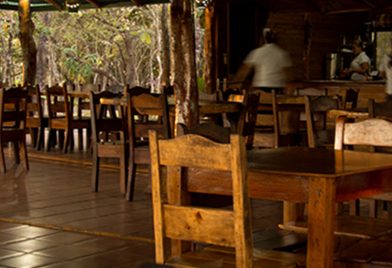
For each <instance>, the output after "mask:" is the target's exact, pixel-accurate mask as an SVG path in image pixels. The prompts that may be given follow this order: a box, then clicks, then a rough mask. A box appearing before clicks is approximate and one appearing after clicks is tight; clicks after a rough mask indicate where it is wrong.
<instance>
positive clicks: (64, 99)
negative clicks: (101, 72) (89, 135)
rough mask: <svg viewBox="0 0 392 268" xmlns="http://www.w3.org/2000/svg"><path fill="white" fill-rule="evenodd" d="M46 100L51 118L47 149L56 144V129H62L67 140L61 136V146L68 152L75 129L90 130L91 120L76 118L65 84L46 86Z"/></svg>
mask: <svg viewBox="0 0 392 268" xmlns="http://www.w3.org/2000/svg"><path fill="white" fill-rule="evenodd" d="M46 101H47V107H48V120H49V122H48V125H49V126H48V127H49V136H48V137H49V138H48V142H47V143H48V144H47V150H48V151H49V150H50V148H51V147H52V145H53V144H54V138H55V136H54V134H55V132H54V131H55V130H62V131H64V132H65V140H64V142H62V139H61V138H60V148H63V152H64V153H67V151H68V147H69V146H70V142H71V140H72V139H73V130H74V129H87V130H88V131H89V129H90V124H91V122H90V121H91V120H90V119H83V118H82V119H80V118H74V116H73V111H72V105H71V104H70V101H69V96H68V93H67V90H66V88H65V86H60V85H54V86H52V87H46Z"/></svg>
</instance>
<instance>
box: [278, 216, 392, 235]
mask: <svg viewBox="0 0 392 268" xmlns="http://www.w3.org/2000/svg"><path fill="white" fill-rule="evenodd" d="M335 226H336V229H335V234H336V235H343V236H351V237H357V238H363V239H371V238H376V237H380V236H383V235H385V234H389V233H391V232H392V222H391V221H388V220H383V219H375V218H369V217H359V216H339V217H338V218H337V220H336V221H335ZM279 227H280V228H281V229H284V230H287V231H294V232H297V233H307V232H308V229H307V224H306V223H305V222H300V221H298V222H291V223H290V224H286V225H279Z"/></svg>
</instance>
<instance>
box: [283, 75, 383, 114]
mask: <svg viewBox="0 0 392 268" xmlns="http://www.w3.org/2000/svg"><path fill="white" fill-rule="evenodd" d="M301 88H316V89H320V90H323V91H326V92H327V94H328V95H329V96H336V95H339V96H345V93H346V90H348V89H354V90H358V91H359V96H358V107H367V103H368V99H375V100H376V102H381V101H384V100H385V80H376V81H351V80H307V81H295V82H290V83H289V84H288V86H287V89H288V92H289V93H292V92H295V91H296V90H297V89H301Z"/></svg>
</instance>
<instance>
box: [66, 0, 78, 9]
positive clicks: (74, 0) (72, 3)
mask: <svg viewBox="0 0 392 268" xmlns="http://www.w3.org/2000/svg"><path fill="white" fill-rule="evenodd" d="M65 5H66V6H67V9H68V12H78V10H79V6H80V3H79V0H67V1H66V2H65Z"/></svg>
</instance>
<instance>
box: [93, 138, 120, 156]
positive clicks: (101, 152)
mask: <svg viewBox="0 0 392 268" xmlns="http://www.w3.org/2000/svg"><path fill="white" fill-rule="evenodd" d="M125 148H127V145H126V144H124V143H123V142H120V141H115V142H113V143H109V142H105V143H99V144H97V149H98V157H113V158H119V156H120V155H122V154H123V151H124V150H125Z"/></svg>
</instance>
